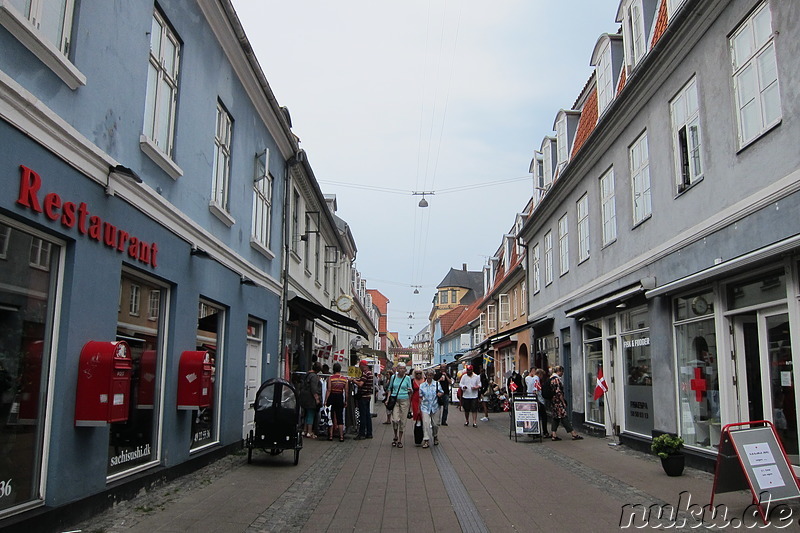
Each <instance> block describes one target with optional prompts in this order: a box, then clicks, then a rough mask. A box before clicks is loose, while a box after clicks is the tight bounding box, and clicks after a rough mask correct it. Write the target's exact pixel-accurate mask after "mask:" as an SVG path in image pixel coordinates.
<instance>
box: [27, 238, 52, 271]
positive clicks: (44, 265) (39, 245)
mask: <svg viewBox="0 0 800 533" xmlns="http://www.w3.org/2000/svg"><path fill="white" fill-rule="evenodd" d="M50 247H51V244H50V243H49V242H47V241H44V240H42V239H40V238H38V237H33V238H32V239H31V250H30V265H31V266H32V267H34V268H36V269H39V270H49V269H50Z"/></svg>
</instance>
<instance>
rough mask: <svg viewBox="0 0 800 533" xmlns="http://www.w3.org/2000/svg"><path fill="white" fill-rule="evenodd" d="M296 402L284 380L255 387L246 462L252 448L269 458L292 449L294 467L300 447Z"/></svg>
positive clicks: (292, 389)
mask: <svg viewBox="0 0 800 533" xmlns="http://www.w3.org/2000/svg"><path fill="white" fill-rule="evenodd" d="M298 400H299V398H298V394H297V391H296V390H295V388H294V386H293V385H292V384H291V383H289V382H288V381H286V380H284V379H279V378H275V379H268V380H267V381H265V382H264V383H263V384H262V385H261V387H259V389H258V392H257V393H256V398H255V401H254V402H253V404H252V408H253V409H255V428H254V429H251V430H250V433H249V435H248V436H247V439H245V446H247V462H248V463H250V462H252V460H253V449H254V448H259V449H261V450H264V451H265V452H267V453H268V454H270V455H278V454H280V453H281V452H283V451H284V450H294V464H295V465H297V463H298V461H299V460H300V450H301V449H302V448H303V436H302V433H301V431H300V428H301V425H300V423H301V421H300V403H299V401H298Z"/></svg>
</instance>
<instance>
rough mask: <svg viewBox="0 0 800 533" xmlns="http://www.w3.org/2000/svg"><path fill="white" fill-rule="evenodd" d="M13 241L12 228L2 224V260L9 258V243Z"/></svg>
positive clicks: (0, 235)
mask: <svg viewBox="0 0 800 533" xmlns="http://www.w3.org/2000/svg"><path fill="white" fill-rule="evenodd" d="M10 240H11V227H10V226H6V225H5V224H0V259H7V258H8V243H9V241H10Z"/></svg>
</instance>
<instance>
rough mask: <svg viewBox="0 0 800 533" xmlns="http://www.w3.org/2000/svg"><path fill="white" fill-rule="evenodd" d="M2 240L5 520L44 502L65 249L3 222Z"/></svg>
mask: <svg viewBox="0 0 800 533" xmlns="http://www.w3.org/2000/svg"><path fill="white" fill-rule="evenodd" d="M0 236H2V238H1V239H0V252H3V253H2V256H0V280H2V283H0V516H2V515H3V514H4V511H6V510H8V509H12V508H14V507H16V506H19V505H21V504H24V503H26V502H31V501H35V500H38V499H40V498H41V497H42V495H41V494H40V489H41V487H40V483H39V480H40V479H41V468H42V454H43V450H44V433H45V419H44V414H45V405H46V403H47V401H46V400H47V394H48V388H47V384H48V373H49V368H50V363H51V362H50V358H51V353H52V346H53V323H54V314H55V305H56V293H57V287H58V283H59V278H60V272H59V269H58V265H59V259H60V257H61V247H60V246H59V245H58V244H56V243H52V242H49V241H47V240H46V239H45V238H44V237H43V236H39V235H34V234H33V233H32V232H29V231H28V230H26V229H23V228H21V227H17V226H15V225H11V224H10V223H9V224H4V223H3V222H2V221H0ZM45 250H46V254H45V253H43V251H45ZM32 257H35V258H36V263H35V264H33V263H31V261H30V258H32Z"/></svg>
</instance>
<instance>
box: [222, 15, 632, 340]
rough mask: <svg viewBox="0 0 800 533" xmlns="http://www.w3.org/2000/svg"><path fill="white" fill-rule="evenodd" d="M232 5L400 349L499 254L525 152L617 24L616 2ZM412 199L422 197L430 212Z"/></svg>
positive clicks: (524, 169) (570, 98)
mask: <svg viewBox="0 0 800 533" xmlns="http://www.w3.org/2000/svg"><path fill="white" fill-rule="evenodd" d="M233 4H234V6H235V8H236V11H237V13H238V15H239V18H240V19H241V21H242V24H243V26H244V28H245V31H246V32H247V36H248V38H249V39H250V42H251V44H252V45H253V48H254V50H255V52H256V56H257V57H258V60H259V63H260V64H261V68H262V69H263V70H264V73H265V75H266V77H267V80H268V81H269V83H270V86H271V87H272V90H273V92H274V93H275V96H276V97H277V99H278V102H279V103H280V105H283V106H286V107H288V108H289V111H290V112H291V116H292V122H293V128H292V129H293V131H294V133H295V134H296V135H298V136H299V137H300V140H301V146H302V147H303V148H304V149H305V150H306V152H307V154H308V159H309V162H310V163H311V166H312V168H313V169H314V174H315V175H316V177H317V180H318V181H319V183H320V187H321V189H322V191H323V193H325V194H335V195H336V197H337V203H338V212H337V215H338V216H339V217H341V218H342V219H343V220H345V221H346V222H347V223H348V224H349V225H350V227H351V230H352V232H353V235H354V237H355V240H356V245H357V247H358V256H357V259H356V265H357V268H358V270H359V271H360V272H361V274H362V276H363V277H364V278H366V279H367V283H368V285H367V286H368V287H369V288H371V289H378V290H379V291H381V292H382V293H383V294H385V295H386V296H387V297H388V298H389V300H390V303H389V330H390V331H396V332H398V333H399V334H400V340H401V342H402V343H403V345H404V346H408V345H409V344H410V341H411V338H412V337H413V335H414V334H416V333H417V332H418V331H419V330H420V329H421V328H422V327H423V326H425V324H426V322H427V317H428V313H429V312H430V310H431V302H432V299H433V296H434V294H435V292H436V286H437V285H438V284H439V282H441V281H442V279H443V278H444V277H445V275H446V274H447V273H448V271H449V269H450V268H451V267H452V268H461V266H462V264H463V263H466V264H467V267H468V269H469V270H473V271H477V270H481V268H482V267H483V265H484V264H486V260H487V257H490V256H492V255H494V254H495V252H496V251H497V250H498V249H499V248H500V246H501V244H502V236H503V234H504V233H507V232H508V231H509V230H510V229H511V227H512V226H513V224H514V218H515V214H516V213H518V212H520V211H522V210H523V209H524V207H525V205H526V203H527V200H528V198H530V196H531V191H532V181H531V179H530V174H529V173H528V167H529V164H530V161H531V158H532V157H533V151H534V150H536V149H538V148H539V146H540V145H541V142H542V139H543V137H544V136H545V135H553V122H554V120H555V116H556V113H557V112H558V111H559V109H562V108H563V109H569V108H570V107H571V106H572V104H573V103H574V102H575V100H576V99H577V97H578V95H579V93H580V91H581V89H582V88H583V86H584V84H585V83H586V81H587V80H588V78H589V76H590V74H591V72H592V67H591V66H590V65H589V61H590V59H591V54H592V50H593V48H594V45H595V43H596V41H597V39H598V37H599V36H600V35H601V34H602V33H615V32H616V31H617V29H618V27H619V24H618V23H615V22H614V19H615V17H616V12H617V8H618V6H619V0H498V1H497V2H485V1H480V2H479V1H477V0H449V1H446V0H428V1H423V0H404V1H397V2H390V1H388V0H363V1H354V0H342V1H339V2H332V1H330V0H289V1H287V0H280V1H278V0H233ZM414 192H417V193H420V192H433V193H434V194H432V195H431V194H428V195H426V200H427V201H428V203H429V207H427V208H424V209H422V208H420V207H417V205H418V203H419V201H420V200H421V198H422V197H421V196H419V195H414V194H412V193H414ZM415 288H416V289H418V290H419V294H418V295H415V294H414V289H415ZM409 314H413V316H414V319H413V320H409V319H408V316H409Z"/></svg>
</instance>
